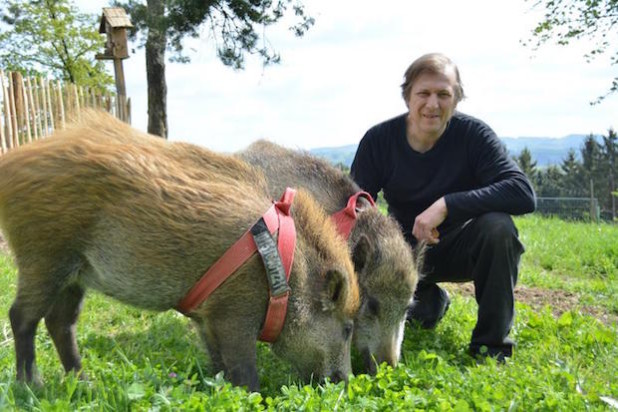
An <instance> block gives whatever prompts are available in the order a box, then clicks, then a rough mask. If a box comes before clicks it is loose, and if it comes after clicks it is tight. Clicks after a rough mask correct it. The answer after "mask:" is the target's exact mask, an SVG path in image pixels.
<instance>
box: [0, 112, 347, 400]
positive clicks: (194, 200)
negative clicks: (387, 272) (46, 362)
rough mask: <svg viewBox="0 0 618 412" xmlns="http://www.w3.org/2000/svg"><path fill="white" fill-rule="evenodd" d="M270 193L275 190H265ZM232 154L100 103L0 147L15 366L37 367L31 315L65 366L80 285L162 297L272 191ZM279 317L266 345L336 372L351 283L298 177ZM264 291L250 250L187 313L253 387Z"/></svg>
mask: <svg viewBox="0 0 618 412" xmlns="http://www.w3.org/2000/svg"><path fill="white" fill-rule="evenodd" d="M280 195H281V194H278V195H277V198H278V197H279V196H280ZM270 199H271V197H270V195H269V192H268V189H267V187H266V183H265V181H264V178H263V176H262V175H261V173H260V172H257V171H256V170H255V169H254V168H253V167H251V166H249V165H247V164H245V163H244V162H241V161H240V160H238V159H236V158H233V157H230V156H222V155H218V154H215V153H212V152H210V151H208V150H206V149H202V148H199V147H197V146H193V145H190V144H185V143H170V142H167V141H165V140H162V139H159V138H155V137H152V136H149V135H146V134H143V133H140V132H138V131H137V130H134V129H132V128H131V127H129V126H128V125H126V124H124V123H121V122H119V121H117V120H116V119H114V118H112V117H111V116H109V115H105V114H101V113H92V112H90V113H85V114H84V117H83V118H82V121H81V122H78V123H77V124H75V125H73V126H71V127H69V128H68V129H66V130H64V131H61V132H58V133H57V134H56V135H54V136H52V137H50V138H48V139H44V140H41V141H37V142H35V143H31V144H28V145H25V146H22V147H21V148H18V149H15V150H13V151H11V152H9V153H8V154H6V155H4V156H2V157H0V227H1V228H2V231H3V232H4V234H5V237H6V239H7V241H8V243H9V247H10V248H11V250H12V252H13V255H14V258H15V263H16V265H17V268H18V273H19V281H18V288H17V294H16V297H15V301H14V303H13V305H12V306H11V309H10V312H9V316H10V321H11V327H12V329H13V335H14V338H15V350H16V365H17V377H18V379H19V380H22V381H30V382H32V381H34V382H35V383H39V384H40V383H41V382H40V381H39V377H38V373H37V371H36V366H35V347H34V342H35V339H34V338H35V333H36V328H37V324H38V323H39V321H40V320H41V318H44V319H45V325H46V327H47V329H48V331H49V334H50V335H51V337H52V340H53V342H54V344H55V346H56V349H57V351H58V354H59V357H60V360H61V361H62V364H63V366H64V369H65V370H66V371H80V370H81V368H82V364H81V358H80V355H79V352H78V348H77V343H76V336H75V325H76V322H77V318H78V315H79V312H80V308H81V304H82V300H83V298H84V294H85V290H86V288H93V289H96V290H98V291H100V292H102V293H104V294H106V295H108V296H111V297H113V298H115V299H118V300H119V301H121V302H124V303H127V304H130V305H134V306H137V307H140V308H144V309H149V310H154V311H165V310H168V309H173V308H176V307H177V305H178V304H179V302H180V301H181V300H182V299H183V297H184V296H185V295H186V294H187V292H188V291H189V290H190V289H191V288H192V287H193V286H194V284H195V283H196V282H197V281H198V279H200V277H201V276H202V274H203V273H204V272H205V271H206V270H207V269H208V268H209V267H210V266H211V265H212V264H213V263H214V262H215V261H216V260H217V259H218V258H219V257H220V256H221V255H222V254H224V252H225V251H226V250H227V249H228V248H229V247H230V245H232V244H233V243H234V242H235V241H236V240H237V239H238V238H239V237H241V235H243V233H244V232H245V231H247V229H249V228H251V227H252V226H253V225H254V224H255V223H256V221H257V220H258V219H259V218H260V216H262V215H263V214H264V212H265V211H266V210H267V209H268V208H269V207H270V206H271V205H272V202H271V200H270ZM290 215H291V216H292V218H293V220H294V222H295V226H296V233H297V237H296V247H295V254H294V261H293V265H292V269H291V276H290V279H289V286H290V288H291V291H290V294H289V301H288V307H287V315H286V317H285V323H284V324H283V328H282V330H281V333H280V334H279V336H278V339H276V341H275V342H274V343H273V344H272V349H273V351H274V352H275V353H276V354H278V355H280V356H281V357H283V358H285V359H287V360H288V361H290V362H291V363H293V364H294V365H295V366H296V367H297V368H298V369H299V372H300V373H301V375H303V376H304V377H309V376H311V375H313V376H315V377H330V378H331V379H333V380H337V379H345V378H347V375H348V374H349V373H350V369H351V367H350V353H349V346H350V341H351V334H352V322H353V318H354V316H355V312H356V311H357V309H358V305H359V301H358V294H359V292H358V284H357V280H356V275H355V273H354V270H353V265H352V262H351V261H350V258H349V256H348V254H347V253H346V248H345V243H344V241H343V240H342V239H341V238H340V236H339V235H338V234H337V233H336V229H335V227H334V226H333V224H332V222H331V221H330V219H329V218H328V216H327V215H326V214H325V213H324V212H323V210H322V209H321V208H320V207H319V205H318V204H317V203H316V202H315V201H313V200H312V197H311V196H310V195H308V194H307V193H306V192H303V191H298V193H297V195H296V198H295V199H294V202H293V203H292V206H291V212H290ZM268 303H269V289H268V282H267V278H266V274H265V269H264V264H263V263H262V261H261V260H260V257H259V256H258V255H254V256H253V257H251V258H250V259H249V260H247V261H246V263H244V265H242V266H241V267H240V268H239V269H238V270H237V271H236V272H235V273H234V275H233V276H231V277H230V278H228V279H227V281H225V283H223V284H222V285H221V286H220V287H219V288H217V289H216V290H215V291H214V293H213V294H212V295H211V296H210V297H209V298H208V299H207V300H206V301H205V302H203V303H202V304H201V305H199V306H198V307H197V308H195V309H194V310H192V311H190V312H189V313H187V316H189V317H190V318H191V319H193V320H194V321H195V323H196V325H197V328H198V330H199V333H200V334H201V336H202V337H203V339H204V341H205V343H206V346H207V349H208V351H209V353H210V357H211V360H212V363H213V366H214V369H215V370H224V371H225V374H226V377H227V378H228V379H229V380H230V381H231V382H232V383H233V384H235V385H246V386H247V387H248V388H249V389H250V390H257V389H258V386H259V384H258V376H257V369H256V340H257V339H258V336H259V335H260V330H261V325H262V323H263V322H264V318H265V314H266V311H267V307H268Z"/></svg>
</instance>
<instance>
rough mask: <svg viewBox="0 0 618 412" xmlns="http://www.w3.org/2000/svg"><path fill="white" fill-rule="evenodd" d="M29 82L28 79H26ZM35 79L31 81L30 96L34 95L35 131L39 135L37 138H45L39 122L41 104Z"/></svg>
mask: <svg viewBox="0 0 618 412" xmlns="http://www.w3.org/2000/svg"><path fill="white" fill-rule="evenodd" d="M28 80H30V78H28ZM38 83H39V82H37V79H36V77H35V78H34V79H33V80H32V84H33V85H34V87H33V89H32V94H33V95H34V108H35V118H36V126H35V129H38V130H39V132H40V134H39V137H41V138H42V137H45V133H44V131H43V120H41V117H42V114H41V103H40V94H41V93H40V86H39V85H38Z"/></svg>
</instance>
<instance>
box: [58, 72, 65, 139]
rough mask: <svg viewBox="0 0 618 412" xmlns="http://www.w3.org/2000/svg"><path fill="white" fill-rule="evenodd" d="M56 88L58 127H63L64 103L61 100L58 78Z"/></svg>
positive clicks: (60, 87)
mask: <svg viewBox="0 0 618 412" xmlns="http://www.w3.org/2000/svg"><path fill="white" fill-rule="evenodd" d="M56 90H57V91H58V113H59V114H60V116H59V117H60V127H61V128H63V129H64V127H65V126H66V119H65V117H64V103H63V102H62V86H61V85H60V80H56Z"/></svg>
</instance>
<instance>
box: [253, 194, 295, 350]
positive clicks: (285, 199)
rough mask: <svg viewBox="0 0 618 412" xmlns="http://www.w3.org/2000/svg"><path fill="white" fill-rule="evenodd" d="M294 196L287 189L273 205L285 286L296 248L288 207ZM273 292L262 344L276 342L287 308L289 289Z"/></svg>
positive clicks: (262, 335) (263, 330)
mask: <svg viewBox="0 0 618 412" xmlns="http://www.w3.org/2000/svg"><path fill="white" fill-rule="evenodd" d="M295 195H296V191H295V190H294V189H290V188H289V187H288V188H286V189H285V192H284V193H283V196H282V197H281V200H279V201H278V202H277V203H275V204H274V207H275V208H276V209H277V217H278V218H279V222H278V223H279V238H278V239H277V249H278V250H279V256H280V257H281V263H282V264H283V268H284V270H285V280H286V284H287V282H288V281H289V280H290V272H291V270H292V263H293V262H294V249H295V248H296V227H295V226H294V219H292V216H290V207H291V206H292V202H293V201H294V196H295ZM267 224H268V223H267ZM273 232H274V230H273ZM273 292H274V289H270V290H269V294H270V299H269V302H268V309H267V311H266V319H265V320H264V326H263V328H262V333H261V334H260V340H261V341H264V342H274V341H276V340H277V337H278V336H279V333H281V329H283V323H284V322H285V314H286V313H287V308H288V297H289V296H290V289H289V287H288V288H287V289H286V290H285V291H284V292H283V293H281V294H279V295H277V294H276V293H273Z"/></svg>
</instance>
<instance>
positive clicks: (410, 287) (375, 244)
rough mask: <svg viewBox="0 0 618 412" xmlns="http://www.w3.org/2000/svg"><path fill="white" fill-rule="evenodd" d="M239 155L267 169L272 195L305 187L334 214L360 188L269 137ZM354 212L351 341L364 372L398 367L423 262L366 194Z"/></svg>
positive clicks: (320, 162)
mask: <svg viewBox="0 0 618 412" xmlns="http://www.w3.org/2000/svg"><path fill="white" fill-rule="evenodd" d="M236 155H237V156H238V157H239V158H240V159H243V160H245V161H246V162H248V163H250V164H252V165H254V166H256V167H258V168H260V169H261V170H262V171H263V172H264V174H265V175H266V178H267V180H268V186H269V189H270V193H271V195H272V194H274V193H278V192H280V191H281V189H282V188H285V187H286V186H293V187H302V188H304V189H306V190H308V191H309V192H310V193H311V194H312V195H313V196H314V197H315V199H316V200H317V201H318V202H319V203H320V204H321V205H322V207H324V209H325V210H326V212H327V213H329V214H331V215H333V214H335V213H336V212H338V211H339V210H341V209H343V208H345V207H346V204H347V203H348V199H349V198H350V197H351V196H353V195H354V194H355V193H358V192H359V191H360V190H361V189H360V188H359V187H358V185H357V184H356V183H354V181H353V180H352V179H351V178H350V177H349V176H348V175H346V174H344V173H343V172H342V171H341V170H339V169H337V168H335V167H334V166H332V165H330V164H329V163H327V162H326V161H324V160H322V159H319V158H317V157H315V156H312V155H310V154H308V153H304V152H299V151H293V150H289V149H286V148H283V147H281V146H279V145H276V144H274V143H271V142H268V141H263V140H262V141H258V142H255V143H253V144H252V145H250V146H249V147H248V148H247V149H245V150H243V151H240V152H238V153H237V154H236ZM356 211H357V212H358V213H357V220H356V222H355V225H354V226H353V227H352V230H351V232H350V234H349V238H348V246H349V250H350V253H351V255H352V260H353V262H354V265H355V269H356V272H357V276H358V280H359V284H360V288H361V307H360V310H359V312H358V314H357V317H356V319H355V323H354V339H353V341H354V345H355V347H356V349H358V350H359V352H360V353H361V355H362V357H363V360H364V366H365V368H366V371H367V372H369V373H374V372H375V370H376V363H377V364H380V363H382V362H387V363H388V364H390V365H392V366H395V365H396V364H397V362H398V359H399V355H400V351H401V343H402V340H403V331H404V325H405V319H406V310H407V308H408V306H409V305H410V303H411V301H412V298H413V295H414V290H415V288H416V283H417V280H418V272H417V267H420V266H419V262H415V257H414V256H413V253H412V251H411V249H410V247H409V245H408V244H407V243H406V241H405V240H404V238H403V235H402V233H401V229H400V227H399V225H398V224H397V223H396V222H395V220H394V219H392V218H390V217H387V216H384V215H383V214H382V213H380V212H379V211H378V209H377V208H375V207H371V205H370V204H369V202H368V201H367V200H366V199H365V198H363V197H359V198H358V203H357V210H356ZM419 256H421V254H420V253H419Z"/></svg>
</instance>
